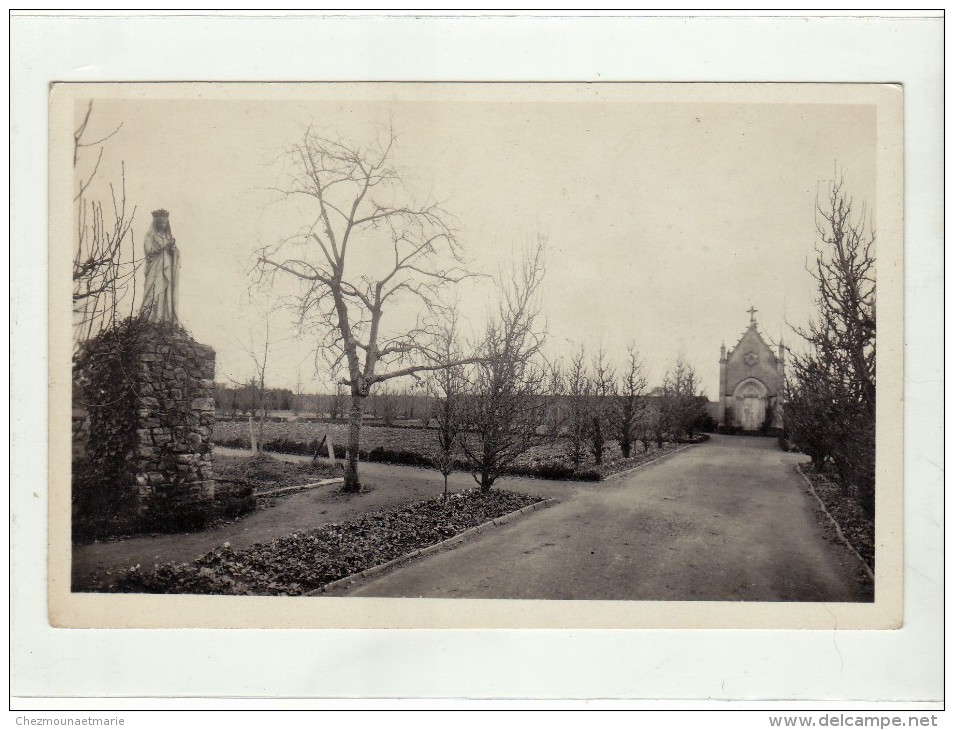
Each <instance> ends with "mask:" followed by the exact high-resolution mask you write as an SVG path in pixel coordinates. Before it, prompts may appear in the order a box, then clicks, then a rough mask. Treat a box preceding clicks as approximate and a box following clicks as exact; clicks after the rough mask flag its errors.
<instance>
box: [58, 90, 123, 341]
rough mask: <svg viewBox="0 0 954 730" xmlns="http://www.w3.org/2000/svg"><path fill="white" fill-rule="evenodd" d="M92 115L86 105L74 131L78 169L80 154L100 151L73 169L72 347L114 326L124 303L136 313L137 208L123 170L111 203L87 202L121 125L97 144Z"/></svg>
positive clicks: (74, 149)
mask: <svg viewBox="0 0 954 730" xmlns="http://www.w3.org/2000/svg"><path fill="white" fill-rule="evenodd" d="M92 114H93V102H92V101H90V102H89V104H88V106H87V107H86V114H85V115H84V117H83V121H82V122H81V123H80V125H79V126H78V127H77V128H76V130H75V131H74V132H73V168H74V170H77V168H78V166H79V165H80V160H81V158H82V154H81V151H82V150H83V149H85V148H89V147H98V148H99V152H98V154H97V156H96V162H95V163H93V167H92V169H91V170H90V171H89V172H88V174H86V175H85V176H84V175H81V174H79V172H78V171H77V175H78V177H77V183H76V184H77V188H76V193H75V196H74V198H73V200H74V202H75V203H76V243H75V246H74V249H73V250H74V254H73V325H74V326H73V338H74V346H78V345H79V344H80V343H82V342H84V341H86V340H88V339H90V338H91V337H93V336H95V335H96V334H97V333H98V332H100V331H102V330H104V329H107V328H110V327H114V326H115V325H116V322H117V320H118V318H119V316H120V308H121V305H122V304H123V300H124V299H125V300H127V301H126V306H128V311H129V313H130V314H132V313H133V312H134V310H135V300H136V291H135V286H136V269H137V267H138V261H137V260H136V256H135V238H134V234H133V231H132V223H133V218H134V216H135V214H136V209H135V207H134V208H133V209H132V210H127V207H126V171H125V166H123V168H122V174H121V178H120V181H119V189H118V190H117V189H116V188H115V187H114V186H113V184H112V183H109V201H108V203H107V204H106V206H104V204H103V202H102V201H100V200H96V199H90V197H89V193H90V186H92V185H93V183H94V181H95V179H96V176H97V173H98V172H99V166H100V163H101V162H102V160H103V153H104V151H105V143H106V142H107V141H108V140H109V139H110V138H112V137H113V136H115V135H116V134H118V133H119V131H120V129H121V128H122V124H120V125H119V126H117V127H116V128H115V129H114V130H112V131H111V132H109V133H107V134H105V135H104V136H101V137H98V138H97V139H95V140H90V139H88V129H89V124H90V120H91V118H92Z"/></svg>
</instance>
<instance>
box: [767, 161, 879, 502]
mask: <svg viewBox="0 0 954 730" xmlns="http://www.w3.org/2000/svg"><path fill="white" fill-rule="evenodd" d="M843 187H844V180H843V178H842V177H841V176H839V177H838V178H837V179H836V180H835V181H834V182H833V183H832V185H831V188H830V190H829V192H828V199H827V200H826V201H825V203H824V204H820V203H819V204H817V205H816V213H817V217H816V221H817V229H818V236H819V240H820V243H819V245H818V246H817V247H816V260H815V262H814V266H813V268H811V269H809V271H810V272H811V273H812V276H813V278H814V279H815V283H816V286H817V291H818V298H817V300H816V318H815V320H814V321H812V322H811V323H810V324H809V325H808V327H807V328H804V329H797V328H796V330H795V331H796V332H797V333H798V334H799V335H801V336H802V337H803V338H804V340H805V342H806V344H807V346H808V347H807V350H806V352H804V353H803V354H799V353H798V352H793V357H792V360H791V365H790V371H789V372H790V381H791V382H790V383H789V385H788V391H789V392H788V400H787V401H786V403H785V404H784V413H785V428H786V430H787V431H788V433H789V435H790V437H791V438H792V440H793V441H794V442H795V443H796V444H797V445H798V446H799V447H800V448H803V449H804V450H805V451H806V452H807V453H809V454H810V455H811V456H812V459H813V461H815V462H816V464H817V465H818V466H821V465H823V464H824V463H825V462H826V461H827V460H828V459H829V458H830V459H831V461H832V463H833V465H834V467H835V469H836V471H837V472H838V475H839V478H840V480H841V482H842V483H843V484H845V485H848V486H851V487H855V488H857V489H859V490H860V501H861V503H862V506H863V507H865V509H867V510H868V512H869V513H871V514H873V513H874V481H875V475H874V471H875V395H876V373H875V344H876V337H875V335H876V330H875V304H876V301H875V234H874V232H873V231H870V230H868V229H866V226H865V218H866V211H865V208H864V206H862V209H861V211H860V212H859V213H858V214H857V215H856V214H854V213H853V206H852V201H851V199H850V198H849V197H848V196H847V195H846V194H845V192H844V190H843Z"/></svg>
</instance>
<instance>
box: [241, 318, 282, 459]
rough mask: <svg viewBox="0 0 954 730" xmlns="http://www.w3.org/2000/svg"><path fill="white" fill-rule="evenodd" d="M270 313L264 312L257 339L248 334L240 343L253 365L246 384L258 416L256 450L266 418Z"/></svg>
mask: <svg viewBox="0 0 954 730" xmlns="http://www.w3.org/2000/svg"><path fill="white" fill-rule="evenodd" d="M270 317H271V313H269V312H266V314H265V317H264V323H263V328H264V333H263V335H262V337H261V339H260V340H259V341H256V338H255V336H254V334H252V335H250V338H249V342H248V343H245V344H242V345H241V347H242V349H243V350H245V353H246V354H247V355H248V356H249V358H250V359H251V361H252V363H253V364H254V366H255V374H254V375H253V376H252V378H251V379H250V380H249V381H248V383H247V384H246V385H247V387H248V389H249V391H250V393H251V395H252V397H253V401H252V411H253V413H252V416H253V418H254V417H256V416H257V417H258V427H257V429H256V438H255V442H256V447H257V449H256V450H258V451H261V450H262V437H263V436H264V432H265V420H266V419H267V418H268V396H269V393H268V390H267V388H266V382H265V376H266V375H267V373H268V356H269V352H270V350H271V347H272V345H273V344H274V343H273V342H272V336H271V322H270Z"/></svg>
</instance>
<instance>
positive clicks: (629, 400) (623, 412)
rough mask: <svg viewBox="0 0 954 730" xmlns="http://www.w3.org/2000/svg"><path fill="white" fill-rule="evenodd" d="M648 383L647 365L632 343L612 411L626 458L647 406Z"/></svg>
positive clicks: (627, 353)
mask: <svg viewBox="0 0 954 730" xmlns="http://www.w3.org/2000/svg"><path fill="white" fill-rule="evenodd" d="M646 384H647V381H646V367H645V365H644V364H643V360H642V358H641V357H640V356H639V352H638V351H637V350H636V347H635V345H632V344H631V345H629V347H627V348H626V362H625V364H624V366H623V370H622V372H621V373H620V377H619V384H618V386H617V395H616V398H615V408H614V409H613V412H612V419H613V429H614V431H615V435H616V440H617V441H618V442H619V448H620V451H622V452H623V457H624V458H626V459H628V458H629V457H630V456H631V455H632V451H633V443H634V442H635V441H636V439H637V427H638V422H639V418H640V416H641V415H642V413H643V411H644V410H645V408H646V401H645V395H646ZM644 445H645V442H644Z"/></svg>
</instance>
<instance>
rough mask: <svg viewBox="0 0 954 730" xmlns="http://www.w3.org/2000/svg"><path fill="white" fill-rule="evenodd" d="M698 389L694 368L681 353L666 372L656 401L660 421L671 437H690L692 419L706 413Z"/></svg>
mask: <svg viewBox="0 0 954 730" xmlns="http://www.w3.org/2000/svg"><path fill="white" fill-rule="evenodd" d="M698 390H699V381H698V379H697V378H696V371H695V370H694V369H693V367H692V366H691V365H690V364H689V363H687V362H686V361H685V360H684V359H683V358H682V357H681V356H680V357H678V358H677V359H676V362H675V364H674V365H673V366H672V367H671V368H670V369H669V372H668V373H666V378H665V380H664V382H663V392H662V397H661V400H660V411H661V416H662V421H663V423H664V424H665V428H666V430H668V431H669V433H670V434H672V436H673V438H679V437H680V436H682V435H683V434H688V435H689V436H692V434H693V431H694V429H695V425H696V422H697V421H698V420H699V419H700V418H702V417H703V416H705V414H706V407H705V403H706V398H705V396H704V395H702V394H701V393H699V392H697V391H698Z"/></svg>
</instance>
